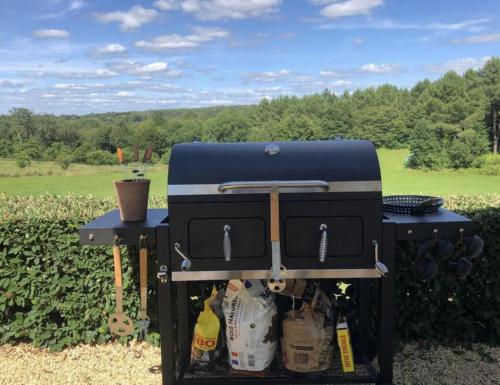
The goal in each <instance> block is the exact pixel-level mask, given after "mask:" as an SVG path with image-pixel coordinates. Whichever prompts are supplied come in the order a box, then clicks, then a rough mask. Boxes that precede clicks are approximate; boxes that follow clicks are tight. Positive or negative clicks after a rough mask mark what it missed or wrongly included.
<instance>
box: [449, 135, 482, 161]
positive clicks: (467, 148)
mask: <svg viewBox="0 0 500 385" xmlns="http://www.w3.org/2000/svg"><path fill="white" fill-rule="evenodd" d="M487 147H488V141H487V139H486V137H485V136H483V135H481V133H478V132H476V131H474V130H471V129H469V130H465V131H463V132H461V133H459V134H458V135H457V138H456V139H455V140H453V141H452V143H451V145H450V147H449V149H448V155H449V158H450V166H451V167H453V168H468V167H472V166H479V165H480V163H481V162H482V158H481V155H482V154H484V153H485V152H486V149H487Z"/></svg>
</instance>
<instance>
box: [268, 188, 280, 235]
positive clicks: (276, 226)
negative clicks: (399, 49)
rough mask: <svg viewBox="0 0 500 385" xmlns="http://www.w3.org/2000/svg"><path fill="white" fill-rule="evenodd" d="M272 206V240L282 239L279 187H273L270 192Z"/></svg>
mask: <svg viewBox="0 0 500 385" xmlns="http://www.w3.org/2000/svg"><path fill="white" fill-rule="evenodd" d="M270 207H271V214H270V216H271V242H279V241H280V198H279V191H278V187H277V186H276V188H272V187H271V193H270Z"/></svg>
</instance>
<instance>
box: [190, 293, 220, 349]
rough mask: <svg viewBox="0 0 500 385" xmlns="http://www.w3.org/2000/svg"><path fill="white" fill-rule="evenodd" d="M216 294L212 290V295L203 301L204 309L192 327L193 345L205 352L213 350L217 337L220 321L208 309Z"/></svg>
mask: <svg viewBox="0 0 500 385" xmlns="http://www.w3.org/2000/svg"><path fill="white" fill-rule="evenodd" d="M216 294H217V290H215V288H214V289H213V290H212V295H211V296H210V297H209V298H207V299H206V300H205V301H204V309H203V311H202V312H201V313H200V315H199V316H198V320H197V322H196V325H195V327H194V336H193V345H194V347H195V348H196V349H199V350H202V351H205V352H207V351H210V350H215V348H216V346H217V339H218V337H219V330H220V321H219V318H217V316H216V315H215V313H214V312H213V311H212V309H211V308H210V303H211V302H212V299H213V298H214V297H215V295H216Z"/></svg>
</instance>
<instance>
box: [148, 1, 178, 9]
mask: <svg viewBox="0 0 500 385" xmlns="http://www.w3.org/2000/svg"><path fill="white" fill-rule="evenodd" d="M153 6H154V7H155V8H158V9H160V10H162V11H171V10H173V9H177V8H178V6H177V4H176V2H175V0H157V1H155V2H154V4H153Z"/></svg>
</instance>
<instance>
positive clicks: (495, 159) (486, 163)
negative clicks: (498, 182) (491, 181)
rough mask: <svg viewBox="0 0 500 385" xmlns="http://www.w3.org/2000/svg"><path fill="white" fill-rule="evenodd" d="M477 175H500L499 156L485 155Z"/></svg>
mask: <svg viewBox="0 0 500 385" xmlns="http://www.w3.org/2000/svg"><path fill="white" fill-rule="evenodd" d="M481 160H482V162H481V168H480V169H479V173H481V174H485V175H500V154H487V155H484V156H483V157H482V158H481Z"/></svg>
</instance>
